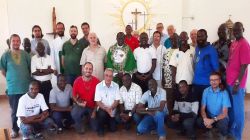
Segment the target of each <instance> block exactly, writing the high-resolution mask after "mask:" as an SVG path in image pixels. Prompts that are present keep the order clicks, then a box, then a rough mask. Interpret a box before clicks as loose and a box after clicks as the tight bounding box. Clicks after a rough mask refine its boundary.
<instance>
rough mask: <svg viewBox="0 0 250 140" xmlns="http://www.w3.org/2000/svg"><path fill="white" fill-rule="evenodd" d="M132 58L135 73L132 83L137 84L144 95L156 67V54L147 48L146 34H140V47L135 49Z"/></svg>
mask: <svg viewBox="0 0 250 140" xmlns="http://www.w3.org/2000/svg"><path fill="white" fill-rule="evenodd" d="M134 56H135V60H136V65H137V72H136V73H134V75H133V82H135V83H136V84H138V85H139V86H140V87H141V88H142V92H143V93H144V92H146V91H147V90H148V80H150V79H151V78H152V74H153V72H154V71H155V67H156V52H155V50H154V49H153V48H149V44H148V34H147V33H145V32H143V33H141V35H140V47H138V48H136V49H135V51H134Z"/></svg>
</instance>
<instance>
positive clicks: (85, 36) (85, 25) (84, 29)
mask: <svg viewBox="0 0 250 140" xmlns="http://www.w3.org/2000/svg"><path fill="white" fill-rule="evenodd" d="M81 28H82V33H83V37H82V38H81V39H79V42H80V43H81V44H82V45H83V47H84V48H87V47H88V46H89V38H88V36H89V33H90V26H89V24H88V23H87V22H83V23H82V25H81ZM97 43H98V45H101V43H100V41H99V39H98V38H97Z"/></svg>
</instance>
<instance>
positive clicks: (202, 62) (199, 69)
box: [193, 44, 219, 85]
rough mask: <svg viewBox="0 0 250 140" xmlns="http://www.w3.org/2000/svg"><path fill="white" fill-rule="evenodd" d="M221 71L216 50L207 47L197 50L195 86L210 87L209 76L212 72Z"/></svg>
mask: <svg viewBox="0 0 250 140" xmlns="http://www.w3.org/2000/svg"><path fill="white" fill-rule="evenodd" d="M214 71H219V59H218V54H217V51H216V49H215V48H214V47H213V46H212V45H210V44H208V45H207V46H205V47H203V48H200V47H198V46H197V47H196V48H195V57H194V79H193V84H196V85H210V81H209V76H210V74H211V73H212V72H214Z"/></svg>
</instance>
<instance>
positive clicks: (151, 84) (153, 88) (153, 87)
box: [148, 79, 158, 96]
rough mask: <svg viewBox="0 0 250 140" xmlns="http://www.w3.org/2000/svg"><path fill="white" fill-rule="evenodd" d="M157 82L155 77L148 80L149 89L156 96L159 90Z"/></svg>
mask: <svg viewBox="0 0 250 140" xmlns="http://www.w3.org/2000/svg"><path fill="white" fill-rule="evenodd" d="M157 86H158V85H157V82H156V80H155V79H150V80H149V81H148V89H149V90H150V91H151V94H152V95H153V96H154V95H155V94H156V92H157Z"/></svg>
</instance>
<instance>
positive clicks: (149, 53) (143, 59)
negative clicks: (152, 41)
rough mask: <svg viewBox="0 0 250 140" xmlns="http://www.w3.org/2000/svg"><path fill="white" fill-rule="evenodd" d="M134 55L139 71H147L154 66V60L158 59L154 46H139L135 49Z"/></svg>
mask: <svg viewBox="0 0 250 140" xmlns="http://www.w3.org/2000/svg"><path fill="white" fill-rule="evenodd" d="M134 57H135V60H136V64H137V71H138V72H139V73H147V72H149V71H150V69H151V67H152V60H153V59H156V52H155V50H154V49H153V48H151V47H150V48H143V47H138V48H136V49H135V50H134Z"/></svg>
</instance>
